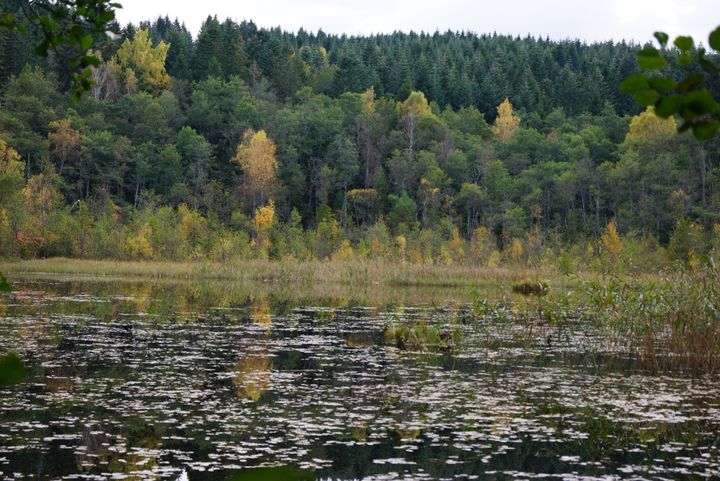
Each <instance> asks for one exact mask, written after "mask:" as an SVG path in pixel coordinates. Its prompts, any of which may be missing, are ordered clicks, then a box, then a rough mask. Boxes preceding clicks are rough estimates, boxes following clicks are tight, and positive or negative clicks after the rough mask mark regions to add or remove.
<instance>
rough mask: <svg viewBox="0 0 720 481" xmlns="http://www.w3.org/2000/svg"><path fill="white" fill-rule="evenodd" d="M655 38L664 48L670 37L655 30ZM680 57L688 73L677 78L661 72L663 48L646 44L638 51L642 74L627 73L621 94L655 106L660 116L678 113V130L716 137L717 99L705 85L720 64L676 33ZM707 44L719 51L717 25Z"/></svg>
mask: <svg viewBox="0 0 720 481" xmlns="http://www.w3.org/2000/svg"><path fill="white" fill-rule="evenodd" d="M655 39H656V40H657V41H658V43H659V44H660V48H661V49H662V50H664V49H665V48H666V47H667V46H668V42H669V40H670V37H669V36H668V35H667V34H666V33H664V32H655ZM673 45H674V46H675V47H676V48H677V50H678V52H679V56H678V57H677V63H678V64H679V65H680V66H682V67H684V68H685V69H686V71H687V74H686V75H685V77H684V78H682V79H681V80H679V81H676V80H675V79H673V78H671V77H668V76H664V75H661V74H660V71H661V70H662V69H663V67H665V66H666V65H667V63H668V61H667V59H666V58H665V57H664V56H663V55H662V51H661V50H658V49H657V48H655V47H654V46H652V45H647V46H645V47H644V48H642V49H641V50H640V51H638V54H637V61H638V65H639V66H640V68H641V69H642V70H643V73H636V74H633V75H631V76H629V77H628V78H627V79H625V81H624V82H623V83H622V84H621V85H620V91H621V92H622V93H625V94H628V95H632V96H633V97H634V98H635V100H636V101H637V102H638V103H640V104H642V105H645V106H651V105H652V106H654V108H655V113H656V114H657V115H658V116H659V117H663V118H668V117H670V116H672V115H679V116H680V117H681V118H682V119H683V122H682V123H681V124H680V126H679V127H678V132H684V131H687V130H692V132H693V135H695V137H696V138H698V139H700V140H707V139H710V138H712V137H713V136H715V134H717V133H718V130H719V129H720V102H718V99H716V98H715V96H714V95H713V93H712V92H711V91H710V90H709V88H708V87H707V84H708V82H709V81H710V80H711V79H713V78H716V77H717V76H718V75H719V74H720V64H718V63H716V62H715V61H714V59H713V58H711V57H710V56H709V55H708V53H707V51H706V50H705V49H704V48H703V47H698V48H695V42H694V40H693V38H692V37H690V36H679V37H677V38H675V40H674V41H673ZM708 45H709V46H710V48H711V49H713V50H715V51H717V52H720V27H718V28H716V29H715V30H714V31H713V32H711V33H710V35H709V37H708Z"/></svg>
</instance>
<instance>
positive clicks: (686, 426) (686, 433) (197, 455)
mask: <svg viewBox="0 0 720 481" xmlns="http://www.w3.org/2000/svg"><path fill="white" fill-rule="evenodd" d="M17 287H18V289H17V290H16V292H15V293H14V294H13V295H12V296H9V297H8V296H5V297H3V298H2V305H3V306H4V308H3V309H4V314H3V315H2V316H1V317H0V351H4V350H6V349H13V350H16V351H18V352H19V353H20V354H21V355H22V356H23V357H24V358H25V359H26V360H28V365H29V367H30V371H31V372H30V380H29V381H28V382H27V383H25V384H23V385H17V386H12V387H8V388H4V389H3V390H0V420H1V422H0V479H2V480H5V479H21V478H33V479H60V478H62V479H101V478H102V479H107V478H113V479H130V480H140V479H172V480H174V479H178V477H181V476H183V473H185V474H184V476H186V477H187V479H189V480H218V481H222V480H226V479H237V480H242V479H313V478H316V477H317V478H322V479H328V478H329V479H476V478H474V477H477V479H512V478H519V479H527V478H531V477H535V476H540V475H542V476H545V477H561V478H562V477H570V478H586V479H622V478H628V479H636V478H645V479H683V478H685V479H696V478H705V479H707V478H713V477H718V476H720V470H719V469H718V465H719V464H720V452H719V449H720V448H719V445H720V438H719V437H718V434H717V433H719V432H720V387H719V383H718V379H697V378H696V379H691V378H687V377H686V376H684V375H683V374H681V373H672V372H665V373H660V374H655V375H650V374H648V373H646V372H643V371H642V370H641V369H640V368H639V365H638V364H637V362H636V360H635V359H633V357H632V356H631V355H629V354H628V353H625V352H623V351H619V350H617V349H616V347H614V346H609V345H606V344H605V343H604V342H603V341H602V339H601V338H599V337H598V336H596V335H595V333H594V332H593V331H592V329H590V328H589V327H588V326H586V325H583V324H582V323H578V324H576V325H573V326H571V327H567V326H564V327H563V328H549V327H547V326H540V327H533V326H530V327H528V325H527V324H515V323H513V322H511V321H510V322H508V321H507V320H504V321H503V322H502V323H501V322H495V321H494V320H493V319H492V318H488V319H484V320H481V321H478V320H473V319H471V318H470V317H468V316H467V312H466V310H464V308H463V305H462V302H461V301H462V298H461V297H459V298H458V300H457V302H455V303H452V304H451V305H449V306H440V305H439V304H437V305H435V306H433V305H427V304H425V305H421V304H420V303H412V302H408V299H411V298H412V296H415V295H418V294H402V293H399V294H398V299H396V300H394V301H390V302H387V303H384V302H382V301H380V300H376V301H375V302H374V303H373V304H372V306H373V307H366V306H367V305H368V304H364V303H363V302H362V299H358V298H354V297H352V296H347V297H343V298H342V299H341V300H340V301H339V302H334V301H333V302H331V301H329V300H328V299H324V300H314V301H313V300H312V299H304V298H300V299H298V298H297V297H291V298H287V297H283V296H281V295H279V294H277V293H273V292H270V293H258V292H247V291H245V290H242V289H241V290H239V291H238V290H234V289H231V288H222V287H219V288H214V287H213V286H209V285H201V286H192V285H189V284H162V285H148V284H136V283H112V282H92V281H84V282H62V281H54V282H50V281H26V282H23V283H22V284H21V285H18V286H17ZM362 295H364V294H362ZM393 326H394V327H395V328H397V327H408V326H410V328H411V331H409V332H414V333H415V335H416V336H426V338H423V339H425V340H426V341H427V340H433V339H436V340H439V341H441V340H442V338H441V336H442V333H444V332H451V333H453V336H458V338H459V339H460V341H461V342H458V343H457V344H456V345H454V348H453V349H451V350H448V349H431V348H425V346H423V344H422V343H421V342H416V343H405V345H402V346H398V343H397V342H395V339H394V338H393V339H388V336H387V333H388V330H389V329H390V328H391V327H393ZM412 329H414V331H412ZM433 336H435V337H433ZM548 338H549V339H551V340H552V342H548V341H547V340H548ZM421 340H422V339H421ZM251 468H252V469H251ZM289 476H290V477H289ZM292 476H296V478H292Z"/></svg>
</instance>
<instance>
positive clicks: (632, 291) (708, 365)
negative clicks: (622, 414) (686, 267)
mask: <svg viewBox="0 0 720 481" xmlns="http://www.w3.org/2000/svg"><path fill="white" fill-rule="evenodd" d="M580 294H581V296H580V297H579V299H580V302H581V303H582V304H584V305H585V306H586V307H587V312H588V315H589V316H590V317H591V319H593V320H595V321H596V322H597V323H598V324H599V325H600V326H601V327H602V328H603V329H604V330H605V332H606V333H607V334H608V335H610V336H612V337H613V338H614V339H615V341H616V342H618V343H619V344H621V345H625V346H627V347H630V348H632V349H634V350H635V351H636V352H637V354H638V355H639V356H640V358H641V360H642V361H643V362H644V363H645V365H647V366H648V367H651V368H656V369H666V368H670V369H691V370H693V371H695V372H702V373H713V372H717V371H718V370H720V270H719V269H717V268H715V267H707V268H704V269H700V270H696V271H686V272H674V273H669V274H666V275H663V276H660V277H659V278H658V279H656V280H653V281H647V280H638V279H618V278H611V279H607V280H603V281H597V280H595V281H587V282H584V283H583V284H582V285H581V288H580Z"/></svg>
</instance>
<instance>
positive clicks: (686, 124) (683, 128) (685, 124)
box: [677, 121, 693, 134]
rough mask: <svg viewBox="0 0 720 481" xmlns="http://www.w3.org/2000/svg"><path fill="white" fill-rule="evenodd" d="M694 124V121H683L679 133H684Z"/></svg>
mask: <svg viewBox="0 0 720 481" xmlns="http://www.w3.org/2000/svg"><path fill="white" fill-rule="evenodd" d="M692 126H693V124H692V122H687V121H686V122H683V123H682V125H680V126H679V127H678V129H677V131H678V133H679V134H682V133H683V132H685V131H687V130H690V128H692Z"/></svg>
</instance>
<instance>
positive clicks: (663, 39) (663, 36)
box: [653, 32, 670, 47]
mask: <svg viewBox="0 0 720 481" xmlns="http://www.w3.org/2000/svg"><path fill="white" fill-rule="evenodd" d="M653 36H654V37H655V38H656V39H657V41H658V43H659V44H660V46H661V47H665V46H666V45H667V43H668V40H669V39H670V37H668V34H667V33H665V32H655V33H654V34H653Z"/></svg>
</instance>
